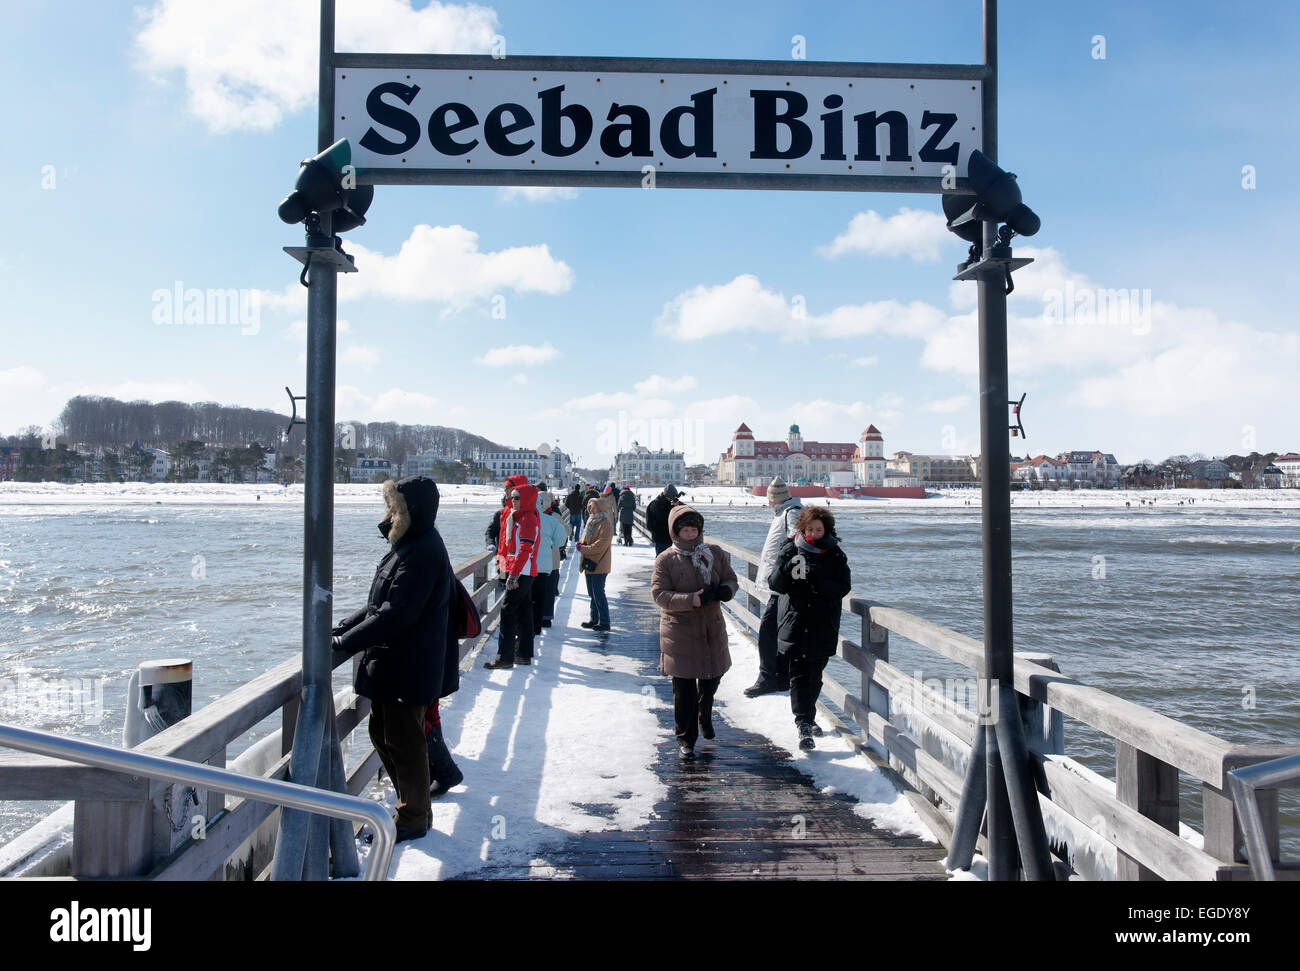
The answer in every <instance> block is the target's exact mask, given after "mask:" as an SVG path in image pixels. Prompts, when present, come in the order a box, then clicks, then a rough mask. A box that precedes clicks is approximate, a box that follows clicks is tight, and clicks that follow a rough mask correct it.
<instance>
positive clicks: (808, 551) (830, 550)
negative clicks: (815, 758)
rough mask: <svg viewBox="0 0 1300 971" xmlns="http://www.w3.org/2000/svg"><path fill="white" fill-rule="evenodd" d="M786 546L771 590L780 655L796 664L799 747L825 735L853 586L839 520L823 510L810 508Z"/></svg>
mask: <svg viewBox="0 0 1300 971" xmlns="http://www.w3.org/2000/svg"><path fill="white" fill-rule="evenodd" d="M795 529H796V532H795V535H794V537H793V538H792V539H788V540H786V541H785V544H784V545H783V546H782V547H781V552H780V554H779V555H778V556H777V562H776V566H774V567H773V568H772V572H771V573H770V574H769V575H768V577H767V585H768V586H769V587H771V588H772V590H773V591H774V592H776V593H777V594H779V595H780V600H779V601H778V603H777V628H776V630H777V634H776V636H777V650H778V651H779V652H780V653H782V654H784V655H785V656H786V658H787V659H788V660H789V663H790V709H791V710H792V711H793V712H794V721H795V724H796V725H797V726H798V728H799V747H800V748H803V749H810V748H812V747H813V746H814V745H815V744H816V743H815V742H813V737H814V736H815V735H820V734H821V731H820V730H819V729H818V728H817V724H816V722H815V721H814V720H813V716H814V715H815V714H816V712H817V697H818V696H819V695H820V694H821V690H822V672H823V671H825V670H826V662H827V661H828V660H830V657H831V655H832V654H834V653H835V652H836V650H838V648H839V642H840V612H841V611H842V610H843V600H844V598H845V597H846V596H847V595H848V593H849V590H850V589H851V588H852V585H853V578H852V576H851V575H850V572H849V561H848V557H846V556H845V555H844V551H843V550H842V549H841V548H840V544H839V542H838V540H837V539H836V537H835V517H834V516H833V515H831V511H830V510H829V509H826V508H825V507H823V506H806V507H804V509H803V510H802V511H801V512H800V513H799V519H798V520H797V521H796V523H795Z"/></svg>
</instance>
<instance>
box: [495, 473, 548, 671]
mask: <svg viewBox="0 0 1300 971" xmlns="http://www.w3.org/2000/svg"><path fill="white" fill-rule="evenodd" d="M506 485H507V486H508V487H509V488H510V493H509V495H510V508H509V509H503V510H502V511H501V526H500V536H499V540H498V543H497V573H498V574H499V575H500V576H504V577H505V578H506V597H505V603H504V604H502V606H501V627H500V633H499V635H498V638H499V639H498V641H497V656H496V659H495V660H492V661H488V662H487V663H486V664H484V665H483V666H484V667H485V668H491V669H493V670H498V669H501V668H512V667H514V666H515V665H516V664H532V663H533V584H534V583H535V582H536V580H537V553H538V541H539V539H540V533H541V522H540V519H539V517H538V514H537V487H536V486H532V485H529V484H528V477H527V476H524V475H512V476H511V477H510V478H508V479H506Z"/></svg>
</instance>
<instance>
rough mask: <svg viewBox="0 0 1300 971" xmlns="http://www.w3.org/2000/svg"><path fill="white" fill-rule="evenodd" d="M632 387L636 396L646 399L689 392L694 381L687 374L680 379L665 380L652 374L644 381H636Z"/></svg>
mask: <svg viewBox="0 0 1300 971" xmlns="http://www.w3.org/2000/svg"><path fill="white" fill-rule="evenodd" d="M632 387H633V388H635V389H636V393H637V394H640V395H645V396H646V397H653V396H655V395H665V394H679V393H680V392H682V391H690V390H691V389H692V388H693V387H695V379H694V378H693V377H691V376H690V375H689V374H688V375H685V376H684V377H680V378H665V377H662V376H661V375H658V374H652V375H650V377H648V378H646V379H645V380H644V381H638V382H637V383H636V384H634V385H633V386H632Z"/></svg>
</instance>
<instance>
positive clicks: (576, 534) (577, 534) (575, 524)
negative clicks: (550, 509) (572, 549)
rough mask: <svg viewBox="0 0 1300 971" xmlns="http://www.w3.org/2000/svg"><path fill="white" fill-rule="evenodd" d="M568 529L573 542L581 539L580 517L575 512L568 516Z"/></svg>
mask: <svg viewBox="0 0 1300 971" xmlns="http://www.w3.org/2000/svg"><path fill="white" fill-rule="evenodd" d="M569 529H570V530H571V531H572V533H573V541H574V542H575V543H576V542H577V541H578V540H580V539H582V517H581V516H579V515H578V514H577V513H576V512H575V513H574V514H573V515H572V516H570V517H569Z"/></svg>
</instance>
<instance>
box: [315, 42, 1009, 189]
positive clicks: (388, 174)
mask: <svg viewBox="0 0 1300 971" xmlns="http://www.w3.org/2000/svg"><path fill="white" fill-rule="evenodd" d="M321 56H322V58H324V57H326V56H328V58H329V61H328V64H329V67H328V72H327V71H326V70H325V69H324V68H323V69H322V72H321V80H322V84H323V83H324V81H325V74H326V73H328V74H329V85H328V90H326V89H325V88H324V87H322V90H321V113H322V119H321V120H322V123H325V119H326V118H328V123H327V124H328V131H327V132H326V134H327V136H328V139H329V141H328V142H327V144H330V143H332V142H333V141H334V140H335V139H336V137H337V135H336V122H337V121H339V120H340V116H339V114H338V111H337V104H336V86H337V83H338V80H339V78H338V77H336V74H337V75H344V74H345V72H346V71H347V69H349V68H356V69H378V70H399V69H409V70H440V71H449V70H454V71H465V72H469V73H472V72H475V71H477V72H480V73H483V72H492V71H495V72H500V71H538V72H571V73H574V72H576V73H593V74H594V73H601V74H620V73H623V74H665V75H683V74H689V75H719V76H722V75H725V76H732V77H745V76H769V77H771V76H782V77H792V78H794V77H808V78H819V77H830V78H844V77H847V78H864V79H875V78H889V79H898V80H939V81H973V82H976V83H977V84H979V85H981V86H982V87H981V90H980V116H981V117H980V125H981V130H980V132H979V142H980V147H981V148H983V147H984V146H985V144H986V142H987V139H986V134H985V133H986V131H987V127H988V123H989V122H988V119H989V99H988V87H989V81H990V78H991V76H992V75H991V70H990V68H989V66H988V65H985V64H902V63H859V62H856V61H759V60H726V59H702V58H641V57H549V56H548V57H540V56H527V57H515V56H511V57H505V58H495V57H492V56H490V55H483V54H359V53H337V52H329V53H328V54H327V52H326V51H325V50H323V49H322V51H321ZM356 174H357V182H358V183H360V184H372V185H494V186H502V185H520V186H584V187H590V186H618V187H624V188H628V187H639V186H640V185H641V182H642V178H643V176H642V172H641V171H640V166H638V167H637V169H636V170H626V169H625V170H622V171H601V172H597V171H586V170H581V171H579V170H543V171H527V170H521V169H499V168H494V169H483V168H480V169H475V170H463V171H462V170H460V169H451V168H448V169H429V168H416V169H376V168H366V167H364V166H360V165H358V166H357V170H356ZM944 182H945V179H943V178H939V177H931V176H919V175H912V176H901V175H809V174H789V175H786V174H781V173H739V172H674V171H659V170H656V171H655V187H656V188H665V189H802V190H809V189H812V190H830V191H840V192H915V193H943V192H948V193H952V192H957V193H964V192H968V191H969V189H968V184H967V181H966V179H965V178H955V180H953V181H951V182H950V183H949V185H947V186H946V187H945V185H944V184H943V183H944Z"/></svg>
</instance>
